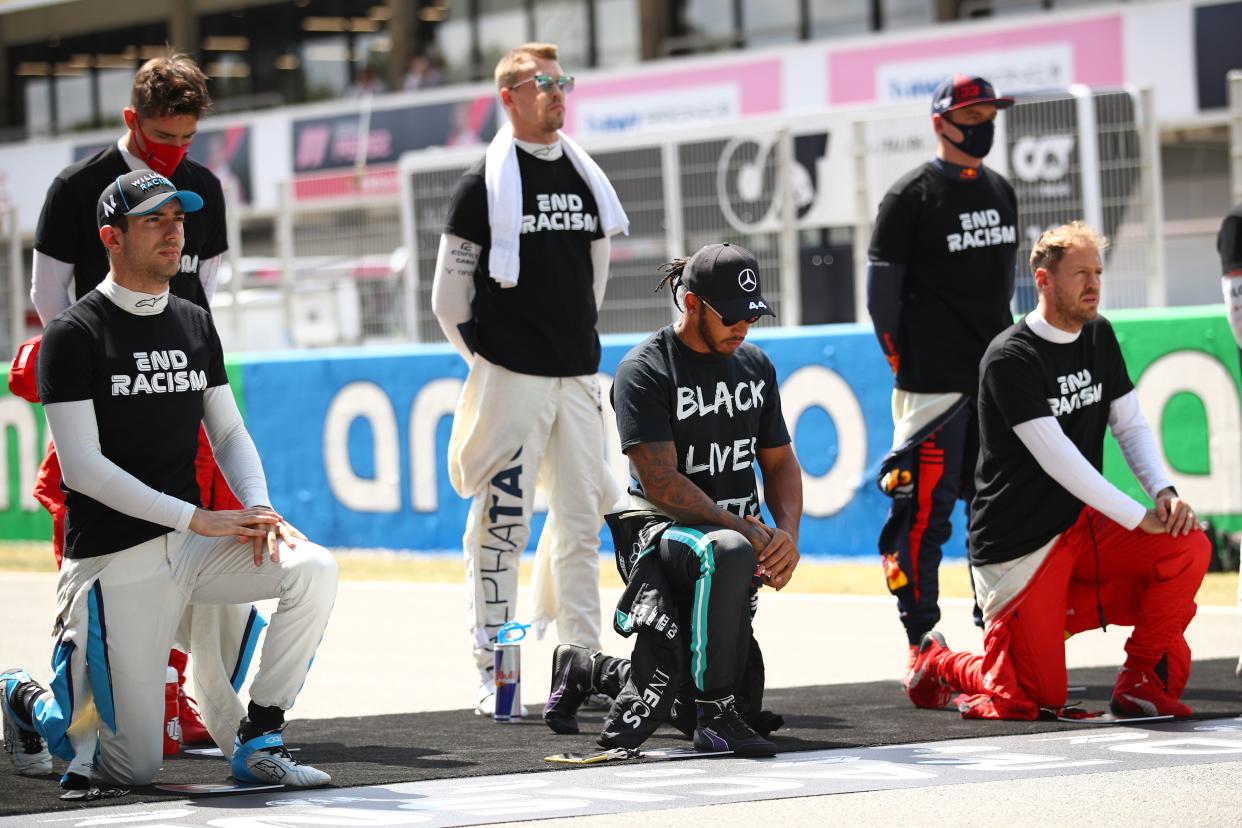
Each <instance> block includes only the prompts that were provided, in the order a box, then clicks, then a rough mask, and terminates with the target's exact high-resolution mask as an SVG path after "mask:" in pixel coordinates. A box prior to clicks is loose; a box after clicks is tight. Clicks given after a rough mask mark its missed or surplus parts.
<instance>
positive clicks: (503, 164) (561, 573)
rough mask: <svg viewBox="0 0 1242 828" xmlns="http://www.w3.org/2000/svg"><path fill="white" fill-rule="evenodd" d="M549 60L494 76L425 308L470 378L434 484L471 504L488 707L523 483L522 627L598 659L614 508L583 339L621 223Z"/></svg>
mask: <svg viewBox="0 0 1242 828" xmlns="http://www.w3.org/2000/svg"><path fill="white" fill-rule="evenodd" d="M556 56H557V51H556V47H555V46H553V45H551V44H546V43H527V44H525V45H523V46H519V47H517V48H515V49H513V50H511V51H510V52H508V53H507V54H506V55H505V56H504V57H502V58H501V59H500V62H499V63H497V64H496V87H497V90H498V92H499V95H500V102H501V103H502V104H503V105H504V108H505V112H506V113H508V116H509V123H508V124H506V125H505V126H503V127H501V129H500V130H499V131H498V132H497V133H496V136H495V138H493V139H492V142H491V144H490V146H489V147H488V149H487V152H486V154H485V156H484V157H483V158H482V159H480V160H479V162H478V163H476V164H475V165H474V166H473V167H471V169H470V170H469V171H467V172H466V174H465V175H463V176H462V178H461V180H460V181H459V182H458V184H457V189H456V190H455V192H454V193H453V198H452V202H451V203H450V205H449V214H448V220H447V222H446V223H445V228H444V234H443V236H441V239H440V252H439V256H438V259H437V261H436V272H435V278H434V280H433V283H432V298H431V305H432V309H433V311H434V312H435V315H436V319H437V320H438V321H439V323H440V327H441V329H442V330H443V331H444V335H445V336H446V337H447V338H448V340H449V342H451V343H452V344H453V346H454V347H455V348H456V349H457V352H458V353H460V354H461V356H462V359H464V360H465V361H466V363H467V364H468V365H469V375H468V376H467V378H466V383H465V386H464V387H463V389H462V393H461V396H460V397H459V398H458V402H457V409H456V411H455V412H454V414H453V430H452V434H451V436H450V439H449V452H448V454H449V456H448V472H449V480H450V482H451V483H452V485H453V489H454V491H456V492H457V493H458V494H459V495H461V496H462V497H469V498H472V504H471V507H470V516H469V517H468V518H467V522H466V532H465V535H464V537H463V538H462V546H463V548H464V550H465V560H466V584H467V587H466V588H467V612H468V614H469V632H470V641H471V646H472V649H473V652H474V658H475V665H476V667H477V668H478V672H479V689H478V693H477V695H476V697H475V699H474V700H473V701H474V704H475V711H476V712H477V713H479V714H480V715H490V714H491V713H492V712H493V711H494V709H495V683H494V679H493V657H494V648H495V643H496V633H497V632H498V631H499V630H500V628H501V627H502V626H503V625H504V624H505V623H506V622H509V621H512V620H515V619H516V618H517V617H518V608H517V583H518V582H517V578H518V563H519V560H520V558H521V555H522V552H523V551H524V550H525V549H526V545H527V541H528V540H529V538H530V520H531V511H532V509H533V506H534V497H535V482H536V480H538V481H539V482H540V483H541V484H542V486H543V487H544V488H545V490H546V492H547V494H548V502H549V505H550V509H549V512H548V520H547V522H546V523H545V524H544V528H543V532H542V534H541V535H540V538H539V545H538V548H537V550H536V554H535V569H534V577H533V581H532V593H533V596H534V605H533V608H532V612H531V617H532V618H533V622H534V624H535V628H536V633H537V634H538V635H542V634H543V632H544V631H545V629H546V627H547V626H548V625H549V624H550V623H551V622H552V621H553V620H555V622H556V631H557V635H558V636H559V638H560V640H561V641H563V642H566V643H572V644H579V645H582V646H584V647H591V648H594V649H598V648H599V633H600V623H601V619H600V599H599V530H600V525H601V523H602V522H603V515H604V513H606V512H608V511H610V510H611V508H612V506H613V504H614V503H615V501H616V500H617V498H618V497H619V496H620V492H619V487H618V486H617V484H616V482H615V481H614V480H613V479H612V476H611V473H610V470H609V468H608V465H607V463H606V460H605V456H604V441H605V436H604V435H605V430H604V411H603V402H602V400H601V396H600V387H599V382H598V380H597V379H596V372H597V371H598V370H599V358H600V345H599V336H598V334H597V333H596V330H595V328H596V321H597V319H598V315H599V308H600V306H601V304H602V303H603V301H604V289H605V286H606V284H607V282H608V265H609V260H610V258H611V242H610V241H609V237H610V236H612V235H614V234H616V233H621V232H628V227H629V220H628V219H627V218H626V215H625V211H624V210H623V209H622V207H621V203H620V201H619V200H618V199H617V194H616V192H615V191H614V189H613V187H612V184H611V183H610V182H609V181H608V178H607V176H605V175H604V173H603V171H602V170H600V168H599V166H598V165H597V164H596V163H595V162H594V161H593V160H592V159H591V157H590V156H589V155H587V154H586V152H584V151H583V150H582V148H581V147H579V146H578V145H577V144H575V143H574V142H573V141H572V140H571V139H569V138H568V137H567V136H565V135H564V134H563V133H562V132H561V131H560V129H561V126H562V125H563V124H564V123H565V104H566V98H567V96H568V94H569V93H570V92H572V91H573V88H574V79H573V77H572V76H571V75H566V74H565V72H564V70H563V69H562V68H561V65H560V63H558V62H557V57H556Z"/></svg>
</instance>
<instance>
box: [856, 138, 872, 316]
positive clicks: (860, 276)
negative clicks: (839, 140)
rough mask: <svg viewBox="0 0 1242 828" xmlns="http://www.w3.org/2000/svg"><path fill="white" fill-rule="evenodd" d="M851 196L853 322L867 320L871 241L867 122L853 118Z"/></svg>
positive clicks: (868, 313) (868, 314)
mask: <svg viewBox="0 0 1242 828" xmlns="http://www.w3.org/2000/svg"><path fill="white" fill-rule="evenodd" d="M854 181H855V185H854V196H855V201H856V205H857V211H858V214H857V216H856V217H855V221H854V321H855V322H862V323H866V321H867V320H868V319H870V318H871V314H870V312H869V311H868V310H867V247H868V246H869V245H870V243H871V198H870V195H871V194H870V190H869V188H868V186H867V185H868V180H867V122H866V121H865V120H863V119H862V118H859V119H857V120H855V121H854Z"/></svg>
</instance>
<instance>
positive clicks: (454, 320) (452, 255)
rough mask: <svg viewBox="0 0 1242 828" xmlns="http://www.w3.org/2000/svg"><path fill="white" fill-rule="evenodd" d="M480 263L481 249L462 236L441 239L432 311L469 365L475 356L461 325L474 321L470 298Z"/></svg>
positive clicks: (433, 284)
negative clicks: (476, 270)
mask: <svg viewBox="0 0 1242 828" xmlns="http://www.w3.org/2000/svg"><path fill="white" fill-rule="evenodd" d="M478 263H479V246H478V245H477V244H475V243H474V242H472V241H468V240H466V239H463V238H462V237H461V236H453V235H450V234H448V233H445V234H444V235H442V236H440V250H439V253H437V255H436V273H435V276H434V277H433V279H432V282H431V312H432V313H434V314H435V316H436V321H437V322H439V323H440V330H442V331H444V336H445V338H447V339H448V341H449V342H450V343H451V344H452V346H453V347H454V348H456V349H457V353H459V354H461V358H462V359H464V360H465V361H466V362H467V363H469V362H470V360H471V359H472V358H473V357H474V353H473V352H472V351H471V350H470V346H469V345H467V344H466V338H465V336H464V335H463V334H462V331H461V326H463V325H465V324H467V323H468V322H470V320H471V319H473V318H474V310H473V309H472V308H471V307H470V299H471V297H472V295H473V293H474V269H475V267H477V266H478Z"/></svg>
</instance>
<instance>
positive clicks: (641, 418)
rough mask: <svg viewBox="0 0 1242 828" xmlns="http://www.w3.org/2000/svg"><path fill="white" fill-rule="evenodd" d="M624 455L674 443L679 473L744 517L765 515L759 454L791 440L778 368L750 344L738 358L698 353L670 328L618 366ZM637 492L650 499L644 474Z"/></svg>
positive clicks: (615, 389)
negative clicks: (641, 447) (637, 448)
mask: <svg viewBox="0 0 1242 828" xmlns="http://www.w3.org/2000/svg"><path fill="white" fill-rule="evenodd" d="M612 407H613V409H615V410H616V412H617V430H618V432H619V433H620V436H621V450H622V451H627V450H629V448H630V447H631V446H635V445H638V444H639V443H667V442H671V443H673V445H674V447H675V448H676V451H677V470H678V471H680V472H681V473H682V474H684V475H686V477H689V478H690V480H691V481H692V482H693V483H694V485H696V486H698V487H699V488H700V489H702V490H703V491H704V492H705V493H706V494H707V496H708V497H710V498H711V499H712V500H714V501H716V505H718V506H720V507H721V508H722V509H728V510H729V511H730V512H733V513H734V514H736V515H739V516H743V517H744V516H746V515H755V516H756V517H758V515H759V496H758V489H757V487H756V482H755V469H754V463H755V454H756V452H757V451H758V450H759V449H768V448H777V447H779V446H784V445H787V444H788V443H789V430H788V429H787V428H786V427H785V418H784V416H783V415H782V414H781V397H780V389H779V386H778V385H777V381H776V369H775V368H774V367H773V366H772V362H771V360H769V359H768V356H767V354H765V353H764V352H763V351H761V350H760V349H759V348H758V347H756V346H754V345H752V344H750V343H749V342H743V343H742V345H741V346H740V347H739V348H738V349H737V350H736V351H735V352H734V353H733V355H732V356H728V357H725V356H717V355H714V354H701V353H698V352H697V351H694V350H691V349H690V348H689V347H687V346H686V344H685V343H683V342H682V341H681V340H680V339H678V337H677V334H676V332H675V331H674V330H673V327H672V326H671V325H670V326H668V327H666V328H662V329H660V330H659V331H657V332H656V333H655V334H653V335H652V336H651V337H649V338H648V339H647V340H646V341H645V342H643V343H642V344H641V345H638V346H637V347H635V348H634V349H633V350H631V351H630V352H629V353H628V354H626V355H625V359H623V360H622V361H621V364H620V365H619V366H617V374H616V378H615V379H614V380H613V383H612ZM633 478H634V483H633V485H632V486H631V487H630V491H631V492H633V493H634V494H636V495H639V496H640V497H641V496H642V494H643V491H642V486H641V485H640V484H639V482H638V476H637V475H633Z"/></svg>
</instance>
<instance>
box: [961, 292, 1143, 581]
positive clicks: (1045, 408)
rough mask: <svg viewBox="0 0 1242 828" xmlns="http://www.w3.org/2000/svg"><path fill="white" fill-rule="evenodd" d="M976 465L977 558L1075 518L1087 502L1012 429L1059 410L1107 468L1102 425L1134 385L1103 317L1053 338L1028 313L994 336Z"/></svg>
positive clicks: (1086, 453)
mask: <svg viewBox="0 0 1242 828" xmlns="http://www.w3.org/2000/svg"><path fill="white" fill-rule="evenodd" d="M980 371H981V373H982V376H981V378H980V380H979V444H980V446H979V464H978V466H977V468H976V472H975V487H976V490H977V491H976V494H975V499H974V501H973V502H972V504H971V510H972V511H971V518H970V559H971V563H973V564H975V565H981V564H991V563H1000V562H1002V561H1011V560H1013V559H1015V558H1020V557H1021V556H1023V555H1026V554H1028V553H1030V552H1034V551H1035V550H1036V549H1038V548H1039V547H1041V546H1043V545H1044V544H1045V543H1047V542H1048V541H1049V540H1051V539H1052V538H1053V536H1054V535H1056V534H1057V533H1059V532H1063V531H1065V530H1066V529H1068V528H1069V527H1070V526H1071V525H1073V523H1074V521H1075V520H1077V519H1078V514H1079V513H1080V512H1081V511H1082V508H1083V504H1082V501H1080V500H1079V499H1078V498H1076V497H1074V496H1073V495H1071V494H1070V493H1069V492H1067V491H1066V490H1065V489H1064V488H1062V486H1061V484H1059V483H1057V482H1056V481H1055V480H1053V479H1052V478H1051V477H1049V476H1048V475H1047V474H1046V473H1045V472H1044V470H1043V469H1042V468H1040V466H1039V464H1038V463H1037V462H1036V461H1035V458H1034V457H1032V456H1031V453H1030V452H1029V451H1027V449H1026V446H1025V445H1023V444H1022V441H1021V440H1019V439H1018V435H1016V434H1015V433H1014V431H1013V429H1014V426H1016V425H1019V424H1021V423H1025V422H1029V421H1031V420H1034V419H1037V418H1039V417H1049V416H1052V417H1056V419H1057V423H1058V425H1060V426H1061V429H1062V430H1063V431H1064V432H1065V434H1066V436H1068V437H1069V439H1070V442H1072V443H1073V444H1074V445H1075V446H1076V447H1077V448H1078V451H1079V452H1081V453H1082V455H1083V457H1086V458H1087V460H1088V461H1089V462H1090V463H1091V465H1093V466H1095V468H1096V469H1097V470H1099V471H1103V468H1104V430H1105V429H1106V428H1107V427H1108V412H1109V408H1110V406H1111V405H1112V402H1113V400H1116V399H1119V398H1120V397H1124V396H1125V395H1126V394H1128V393H1130V392H1131V391H1133V390H1134V385H1133V383H1131V382H1130V376H1129V374H1128V373H1126V363H1125V360H1124V359H1123V358H1122V356H1121V347H1120V346H1119V345H1118V344H1117V337H1116V335H1114V333H1113V326H1112V325H1110V324H1109V323H1108V320H1107V319H1104V318H1103V317H1097V318H1096V319H1095V320H1094V321H1092V322H1088V323H1087V324H1086V325H1084V326H1083V329H1082V332H1081V333H1080V334H1079V335H1078V338H1077V339H1076V340H1074V341H1073V342H1070V343H1067V344H1057V343H1053V342H1049V341H1048V340H1046V339H1044V338H1043V337H1041V336H1039V335H1038V334H1036V333H1035V332H1034V331H1032V330H1031V329H1030V327H1029V326H1028V325H1027V324H1026V320H1025V319H1023V320H1021V321H1019V322H1018V323H1016V324H1015V325H1013V327H1011V328H1010V329H1009V330H1007V331H1005V332H1004V333H1003V334H1001V335H1000V336H998V337H996V339H995V340H993V342H992V344H991V345H989V346H988V350H987V353H986V354H985V355H984V357H983V364H982V365H981V366H980Z"/></svg>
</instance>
